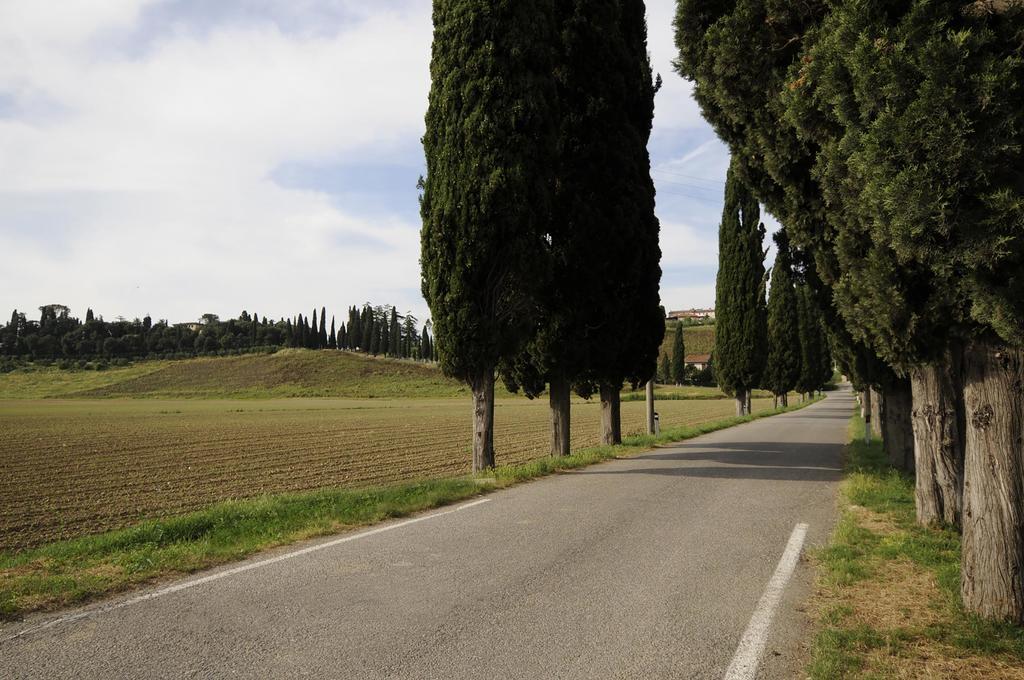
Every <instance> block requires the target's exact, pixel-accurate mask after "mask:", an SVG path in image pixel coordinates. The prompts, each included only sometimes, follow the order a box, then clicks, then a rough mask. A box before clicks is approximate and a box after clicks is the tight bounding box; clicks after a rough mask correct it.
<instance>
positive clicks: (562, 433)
mask: <svg viewBox="0 0 1024 680" xmlns="http://www.w3.org/2000/svg"><path fill="white" fill-rule="evenodd" d="M548 402H549V403H550V404H551V455H552V456H568V455H569V409H570V391H569V381H568V380H566V379H565V377H564V376H562V375H556V376H553V377H552V378H551V388H550V390H549V391H548Z"/></svg>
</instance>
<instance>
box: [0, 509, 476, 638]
mask: <svg viewBox="0 0 1024 680" xmlns="http://www.w3.org/2000/svg"><path fill="white" fill-rule="evenodd" d="M490 500H491V499H490V498H481V499H480V500H476V501H473V502H472V503H464V504H462V505H460V506H459V507H457V508H452V509H451V510H442V511H441V512H435V513H433V514H430V515H423V516H422V517H413V518H412V519H407V520H405V521H404V522H397V523H395V524H388V525H386V526H382V527H377V528H376V529H370V530H368V531H361V532H359V533H358V534H351V535H349V536H342V537H341V538H336V539H334V540H333V541H327V542H326V543H319V544H317V545H311V546H309V547H308V548H302V549H301V550H295V551H293V552H290V553H285V554H283V555H277V556H275V557H268V558H267V559H265V560H260V561H258V562H250V563H248V564H243V565H241V566H238V567H234V568H232V569H225V570H224V571H218V572H217V573H215V574H210V575H209V576H203V577H201V578H197V579H192V580H191V581H183V582H181V583H177V584H175V585H173V586H167V587H166V588H161V589H159V590H154V591H151V592H148V593H144V594H142V595H137V596H135V597H132V598H129V599H127V600H123V601H121V602H115V603H114V604H108V605H104V606H101V607H94V608H92V609H88V610H85V611H80V612H77V613H74V614H68V615H67V616H62V617H60V618H57V619H53V620H52V621H47V622H46V623H41V624H39V625H38V626H33V627H31V628H26V629H25V630H23V631H20V632H18V633H15V634H14V635H11V636H9V637H5V638H0V643H3V642H10V641H11V640H14V639H16V638H20V637H22V636H23V635H28V634H30V633H36V632H38V631H41V630H44V629H46V628H52V627H53V626H57V625H60V624H62V623H71V622H73V621H78V620H80V619H84V618H87V617H89V616H93V615H96V614H106V613H107V612H112V611H114V610H115V609H123V608H124V607H130V606H132V605H133V604H139V603H140V602H145V601H146V600H154V599H156V598H158V597H163V596H164V595H170V594H172V593H177V592H180V591H182V590H188V589H189V588H195V587H196V586H201V585H203V584H204V583H210V582H211V581H218V580H220V579H222V578H227V577H228V576H234V575H235V574H241V573H242V572H246V571H252V570H253V569H259V568H260V567H266V566H269V565H271V564H276V563H278V562H284V561H285V560H290V559H292V558H293V557H301V556H302V555H308V554H309V553H314V552H317V551H319V550H325V549H326V548H333V547H334V546H336V545H340V544H342V543H348V542H349V541H356V540H359V539H360V538H367V537H369V536H374V535H376V534H382V533H384V532H385V531H391V530H392V529H401V528H402V527H407V526H409V525H410V524H416V523H417V522H425V521H426V520H428V519H436V518H438V517H443V516H444V515H450V514H452V513H455V512H459V511H460V510H467V509H469V508H472V507H474V506H477V505H480V504H482V503H489V502H490Z"/></svg>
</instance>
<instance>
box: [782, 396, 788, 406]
mask: <svg viewBox="0 0 1024 680" xmlns="http://www.w3.org/2000/svg"><path fill="white" fill-rule="evenodd" d="M787 406H789V395H788V394H783V395H782V408H786V407H787Z"/></svg>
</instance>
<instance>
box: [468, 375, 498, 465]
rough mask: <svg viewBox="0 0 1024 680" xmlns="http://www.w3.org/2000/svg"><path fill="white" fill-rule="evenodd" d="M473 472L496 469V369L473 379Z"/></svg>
mask: <svg viewBox="0 0 1024 680" xmlns="http://www.w3.org/2000/svg"><path fill="white" fill-rule="evenodd" d="M470 387H471V388H472V390H473V472H482V471H483V470H489V469H491V468H493V467H494V368H488V369H485V370H483V371H481V372H480V373H479V374H477V375H476V376H474V377H473V381H472V384H471V385H470Z"/></svg>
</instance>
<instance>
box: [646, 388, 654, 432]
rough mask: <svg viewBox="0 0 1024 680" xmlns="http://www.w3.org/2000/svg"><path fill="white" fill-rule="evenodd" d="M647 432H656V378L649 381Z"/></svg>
mask: <svg viewBox="0 0 1024 680" xmlns="http://www.w3.org/2000/svg"><path fill="white" fill-rule="evenodd" d="M647 434H654V379H653V378H652V379H650V380H648V381H647Z"/></svg>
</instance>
